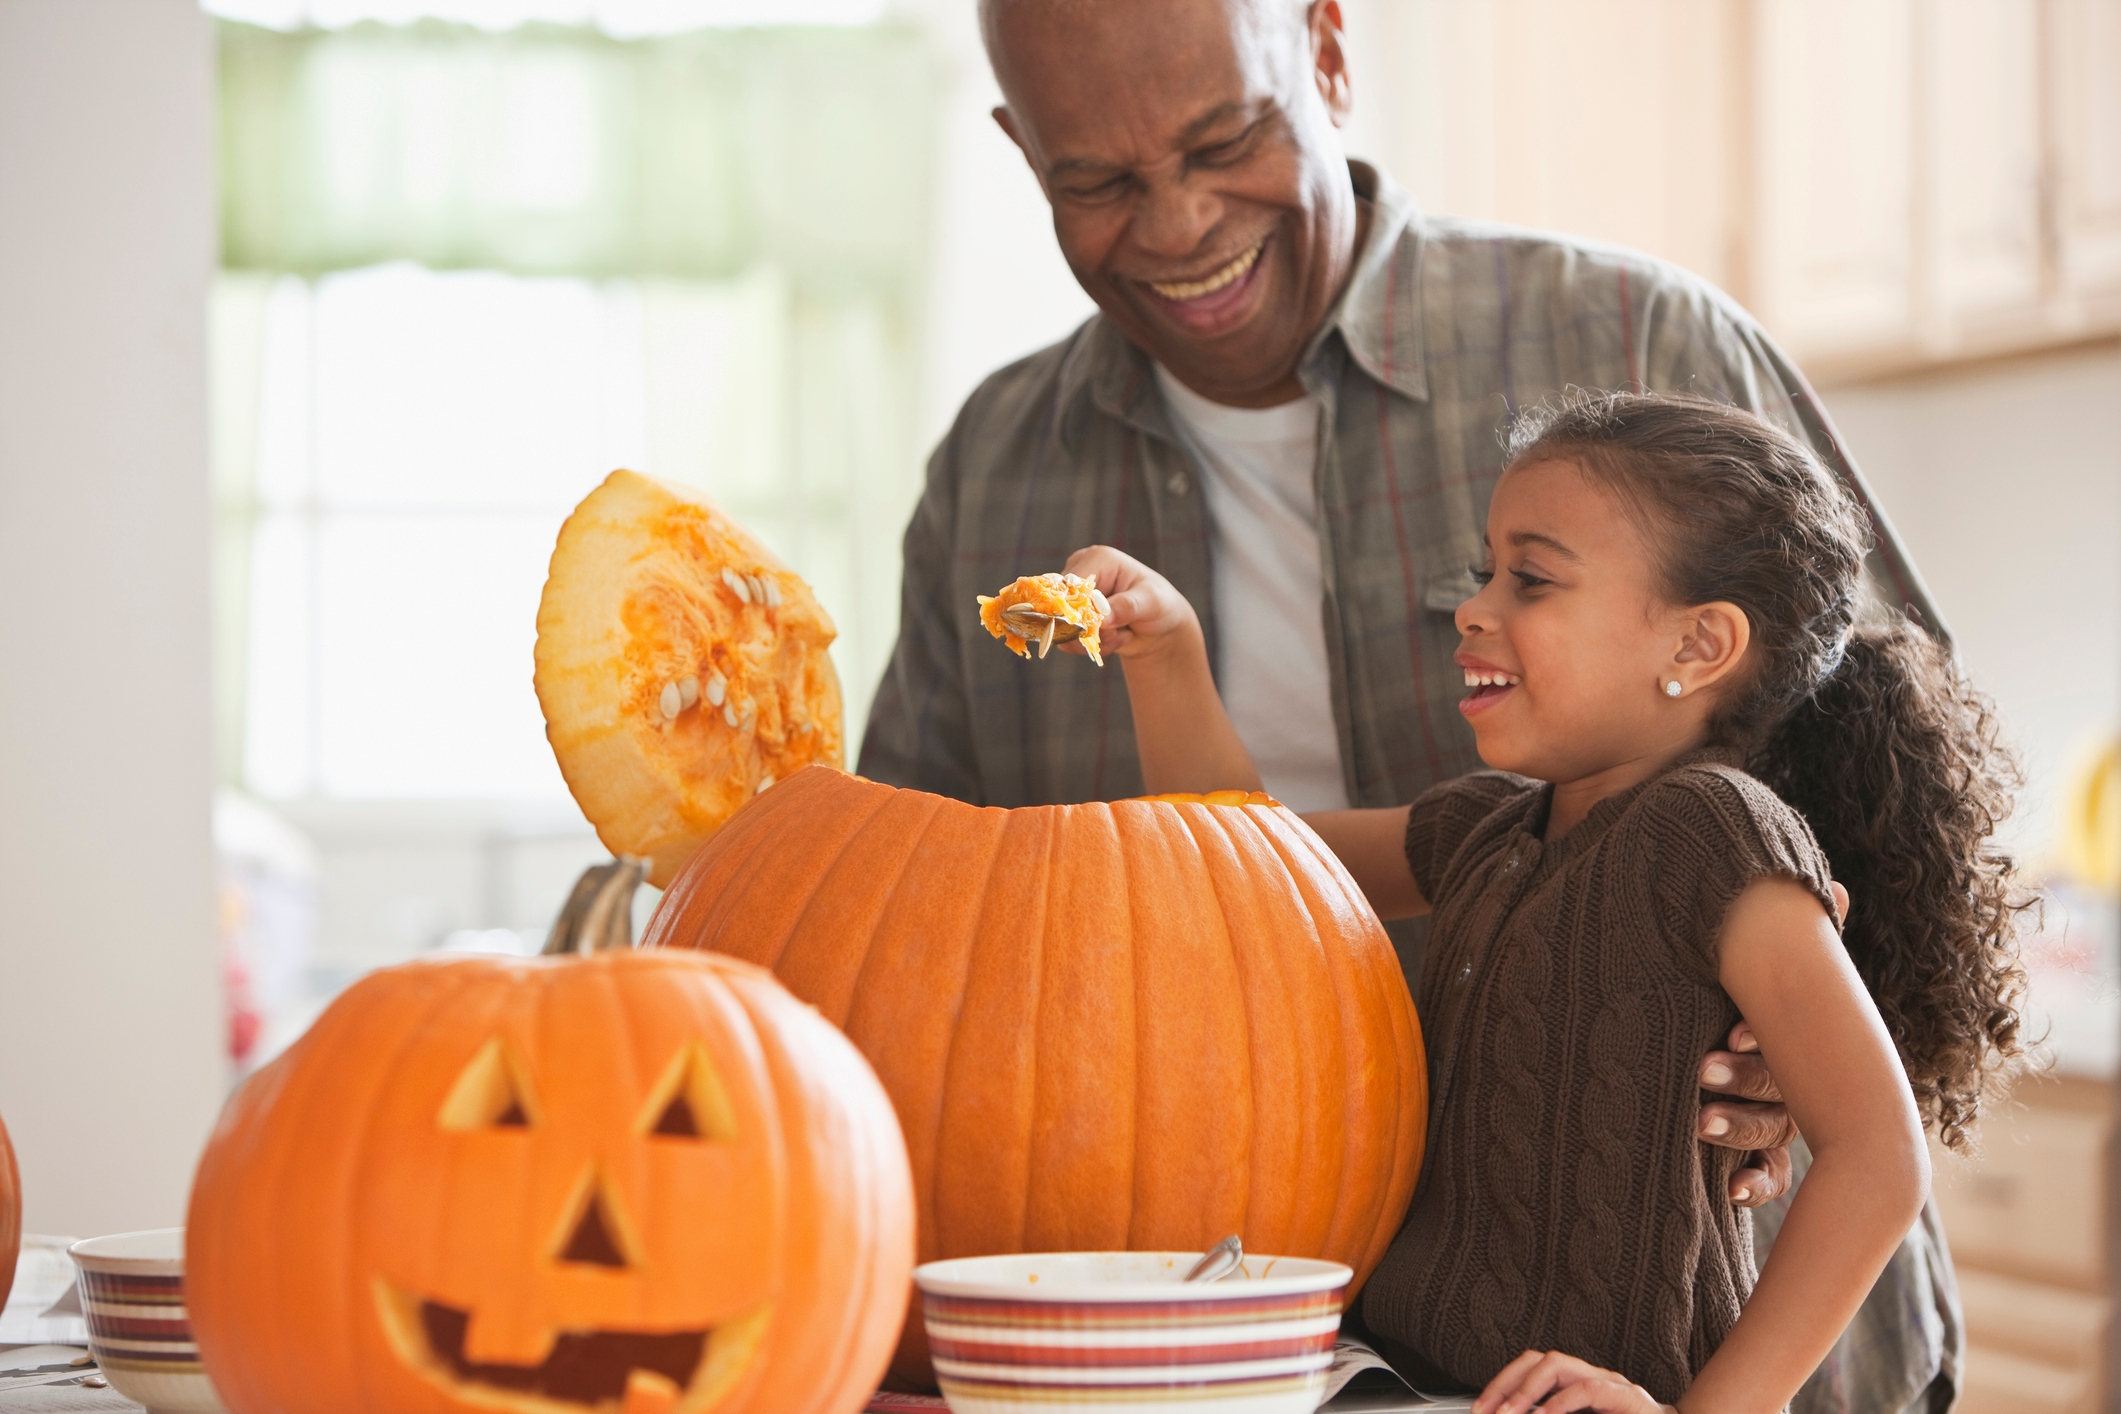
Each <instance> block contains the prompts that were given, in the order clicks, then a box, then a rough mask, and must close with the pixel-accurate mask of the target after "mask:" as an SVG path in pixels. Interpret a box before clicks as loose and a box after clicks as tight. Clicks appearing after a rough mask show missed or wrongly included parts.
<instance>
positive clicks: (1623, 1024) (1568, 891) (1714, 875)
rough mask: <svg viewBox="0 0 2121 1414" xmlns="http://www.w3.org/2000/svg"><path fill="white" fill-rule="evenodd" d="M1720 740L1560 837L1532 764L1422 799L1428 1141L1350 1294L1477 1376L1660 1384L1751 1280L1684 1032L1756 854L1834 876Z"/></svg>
mask: <svg viewBox="0 0 2121 1414" xmlns="http://www.w3.org/2000/svg"><path fill="white" fill-rule="evenodd" d="M1736 760H1737V758H1736V756H1735V755H1731V754H1727V753H1722V752H1713V751H1704V752H1696V753H1694V754H1692V755H1689V756H1685V757H1682V758H1680V760H1678V761H1676V762H1674V763H1673V764H1672V766H1671V767H1669V768H1668V769H1667V770H1666V771H1664V772H1663V773H1662V774H1661V775H1658V776H1656V777H1654V778H1652V779H1651V780H1649V781H1647V782H1645V783H1644V784H1642V785H1640V786H1637V787H1635V788H1634V789H1633V790H1630V791H1627V792H1625V793H1623V794H1621V795H1618V796H1614V797H1612V798H1611V799H1609V800H1605V801H1601V802H1600V803H1599V804H1598V805H1597V806H1596V807H1595V808H1594V809H1593V810H1592V811H1591V814H1590V816H1589V817H1588V818H1587V819H1585V820H1584V821H1583V822H1582V823H1581V824H1579V825H1578V826H1576V828H1575V829H1573V830H1571V831H1570V832H1569V833H1568V834H1566V835H1564V836H1562V837H1561V838H1560V839H1559V840H1556V841H1554V842H1553V843H1551V844H1543V843H1542V842H1541V840H1540V834H1541V832H1542V830H1543V829H1544V826H1545V821H1546V813H1547V803H1548V800H1549V798H1550V788H1548V787H1546V786H1543V785H1541V784H1539V783H1538V782H1536V781H1529V780H1525V779H1524V778H1522V777H1519V776H1510V775H1504V774H1502V773H1500V772H1483V773H1481V774H1478V775H1473V776H1466V777H1462V778H1460V779H1458V780H1455V781H1451V782H1448V783H1446V784H1444V785H1441V786H1438V787H1436V788H1435V789H1434V790H1431V791H1429V792H1428V793H1427V794H1425V795H1423V796H1422V797H1421V798H1420V799H1418V800H1416V801H1415V802H1414V808H1413V811H1412V813H1411V815H1410V817H1409V819H1408V822H1407V860H1408V862H1409V863H1410V864H1411V865H1412V866H1413V869H1414V878H1415V880H1416V881H1417V882H1418V883H1419V884H1420V885H1421V891H1422V894H1423V895H1424V896H1425V897H1426V898H1428V899H1429V900H1430V901H1431V902H1432V903H1433V904H1434V906H1435V916H1434V921H1433V923H1432V925H1431V929H1430V933H1429V950H1428V956H1427V958H1426V960H1425V961H1424V963H1423V966H1422V970H1421V978H1420V983H1419V993H1420V995H1419V1002H1420V1011H1421V1019H1422V1029H1423V1038H1424V1040H1425V1042H1426V1043H1427V1046H1428V1054H1429V1096H1430V1106H1431V1108H1430V1112H1429V1140H1428V1150H1427V1152H1428V1160H1427V1164H1426V1166H1425V1168H1424V1170H1423V1172H1422V1176H1421V1185H1420V1188H1419V1189H1418V1190H1417V1191H1416V1193H1415V1195H1414V1202H1413V1206H1412V1207H1411V1208H1409V1209H1408V1211H1407V1220H1406V1223H1405V1225H1404V1226H1403V1227H1402V1228H1401V1229H1400V1232H1399V1235H1398V1237H1397V1238H1395V1239H1394V1241H1393V1243H1392V1247H1391V1250H1390V1251H1389V1252H1387V1253H1386V1255H1385V1259H1384V1261H1383V1263H1382V1264H1381V1265H1380V1266H1379V1267H1378V1268H1377V1270H1376V1272H1375V1274H1374V1275H1372V1276H1371V1278H1370V1281H1369V1284H1368V1286H1367V1287H1366V1288H1365V1290H1364V1293H1363V1298H1362V1299H1363V1318H1364V1320H1365V1321H1366V1323H1367V1324H1368V1325H1369V1326H1370V1328H1371V1329H1372V1330H1374V1331H1376V1332H1378V1333H1379V1334H1381V1335H1385V1336H1388V1337H1390V1338H1392V1339H1393V1340H1396V1341H1400V1342H1402V1343H1404V1344H1406V1345H1408V1346H1410V1347H1412V1348H1413V1349H1414V1350H1415V1351H1416V1352H1418V1353H1420V1354H1421V1355H1422V1356H1423V1357H1424V1358H1426V1359H1427V1360H1428V1361H1429V1362H1430V1363H1431V1364H1433V1365H1435V1366H1436V1367H1437V1368H1439V1369H1441V1370H1443V1371H1445V1372H1447V1373H1449V1374H1450V1375H1452V1376H1453V1377H1454V1378H1457V1379H1459V1380H1463V1381H1464V1382H1465V1383H1466V1384H1468V1385H1470V1386H1472V1387H1474V1388H1476V1389H1477V1388H1479V1387H1480V1386H1482V1385H1484V1384H1486V1382H1487V1381H1488V1380H1489V1379H1490V1378H1491V1377H1492V1376H1493V1375H1494V1374H1495V1373H1496V1372H1497V1371H1498V1370H1500V1369H1501V1368H1502V1367H1503V1366H1504V1365H1505V1364H1507V1363H1508V1362H1509V1361H1511V1360H1513V1359H1515V1358H1516V1357H1517V1356H1518V1355H1519V1354H1521V1353H1523V1352H1524V1351H1525V1350H1528V1349H1539V1350H1561V1351H1566V1352H1568V1353H1570V1354H1573V1355H1577V1356H1580V1357H1582V1358H1583V1359H1586V1360H1590V1361H1593V1362H1594V1363H1596V1364H1599V1365H1602V1366H1605V1367H1606V1368H1608V1369H1613V1370H1617V1371H1619V1372H1621V1373H1622V1374H1625V1375H1626V1376H1628V1377H1629V1378H1630V1379H1632V1380H1635V1381H1636V1382H1637V1383H1639V1384H1641V1385H1642V1386H1643V1387H1644V1388H1645V1389H1647V1390H1649V1392H1650V1393H1651V1394H1653V1395H1655V1396H1656V1397H1657V1398H1658V1399H1660V1400H1662V1401H1664V1402H1666V1403H1671V1402H1674V1401H1676V1400H1677V1399H1678V1398H1679V1396H1680V1394H1681V1393H1682V1392H1683V1391H1684V1390H1685V1389H1686V1387H1687V1385H1688V1384H1689V1383H1690V1382H1691V1381H1692V1379H1693V1376H1694V1375H1695V1374H1696V1373H1697V1372H1699V1370H1700V1369H1701V1367H1702V1365H1703V1364H1705V1363H1706V1362H1707V1361H1708V1358H1709V1356H1710V1355H1712V1354H1713V1353H1715V1350H1716V1347H1717V1346H1718V1345H1719V1344H1720V1343H1721V1342H1722V1341H1723V1338H1724V1337H1725V1336H1726V1335H1728V1334H1729V1333H1730V1329H1731V1327H1732V1325H1733V1324H1734V1323H1736V1321H1737V1319H1738V1308H1739V1306H1740V1305H1741V1304H1742V1303H1743V1302H1744V1301H1745V1298H1746V1296H1747V1294H1748V1293H1749V1292H1750V1291H1751V1290H1752V1286H1753V1244H1752V1226H1751V1223H1750V1221H1749V1220H1748V1219H1747V1218H1746V1217H1745V1215H1743V1214H1742V1213H1740V1212H1739V1211H1737V1210H1736V1209H1734V1208H1733V1207H1732V1206H1731V1203H1730V1200H1729V1199H1728V1197H1726V1192H1727V1189H1728V1184H1729V1179H1730V1174H1731V1171H1732V1169H1733V1168H1735V1167H1736V1163H1737V1159H1738V1157H1739V1156H1738V1155H1736V1154H1734V1153H1732V1152H1730V1151H1728V1150H1723V1149H1716V1148H1712V1147H1710V1146H1708V1145H1705V1144H1702V1143H1700V1142H1699V1141H1698V1140H1696V1139H1695V1138H1694V1123H1695V1117H1696V1115H1697V1113H1698V1111H1699V1108H1700V1104H1701V1094H1700V1091H1699V1088H1698V1078H1697V1077H1698V1071H1699V1067H1700V1065H1701V1057H1702V1056H1703V1054H1704V1053H1706V1052H1707V1051H1710V1050H1712V1049H1715V1048H1716V1047H1718V1046H1720V1045H1722V1044H1723V1042H1724V1038H1725V1036H1726V1035H1727V1034H1728V1033H1729V1031H1730V1028H1731V1027H1732V1026H1733V1025H1735V1024H1736V1023H1737V1021H1738V1012H1737V1009H1736V1008H1735V1007H1734V1006H1733V1005H1732V1004H1731V999H1730V998H1729V997H1728V996H1726V995H1725V994H1724V992H1723V989H1722V988H1721V987H1720V986H1719V985H1718V984H1717V980H1716V937H1717V934H1718V932H1719V931H1720V929H1721V925H1722V920H1723V915H1724V913H1725V911H1726V910H1727V909H1728V908H1729V906H1730V904H1731V901H1732V900H1733V899H1735V898H1736V897H1737V895H1738V893H1739V891H1740V890H1741V889H1743V888H1744V887H1745V885H1746V884H1747V883H1748V882H1750V881H1751V880H1753V879H1756V878H1761V877H1786V878H1790V879H1794V880H1797V881H1798V882H1800V883H1802V884H1804V885H1805V886H1807V887H1808V888H1810V889H1811V890H1812V892H1813V893H1815V894H1817V895H1818V896H1819V898H1820V901H1821V903H1822V904H1823V905H1825V906H1826V907H1827V910H1828V914H1829V916H1831V915H1832V900H1831V896H1830V894H1829V891H1828V888H1827V883H1828V878H1829V875H1828V870H1827V864H1826V857H1825V855H1824V854H1822V853H1821V852H1820V849H1819V846H1818V844H1817V842H1815V841H1814V840H1813V838H1812V834H1811V831H1810V830H1809V829H1808V828H1807V827H1806V826H1805V823H1804V820H1803V818H1802V817H1801V816H1799V815H1798V814H1797V813H1796V812H1795V811H1794V810H1792V809H1790V807H1789V806H1787V805H1785V804H1783V803H1782V801H1780V800H1779V799H1777V798H1776V797H1775V795H1774V794H1773V793H1772V792H1771V791H1769V790H1768V788H1767V787H1766V786H1764V785H1762V784H1760V782H1758V781H1756V780H1754V779H1753V778H1752V777H1751V776H1748V775H1746V774H1745V773H1744V772H1743V771H1741V770H1739V769H1738V768H1737V766H1736V765H1735V762H1736Z"/></svg>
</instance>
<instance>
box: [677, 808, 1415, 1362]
mask: <svg viewBox="0 0 2121 1414" xmlns="http://www.w3.org/2000/svg"><path fill="white" fill-rule="evenodd" d="M1218 799H1220V798H1218ZM1240 799H1241V797H1240ZM1264 800H1265V798H1264V797H1255V798H1254V801H1255V803H1250V804H1217V803H1210V802H1203V801H1194V802H1191V803H1185V802H1179V801H1175V800H1136V801H1122V802H1119V803H1116V804H1109V805H1106V804H1095V805H1070V806H1053V807H1044V808H1035V809H1021V810H999V809H977V808H974V807H972V806H969V805H965V804H962V803H960V802H957V801H953V800H948V799H945V798H943V797H941V796H936V795H928V794H925V793H922V792H919V791H911V790H896V789H893V788H891V787H888V786H883V785H878V784H875V783H874V782H870V781H865V780H862V779H860V778H859V777H855V776H849V775H844V774H842V773H840V772H838V771H831V770H826V769H823V768H817V769H812V770H808V771H804V772H802V773H801V774H799V775H797V776H796V777H795V778H794V779H793V780H788V781H783V782H782V783H781V784H780V785H778V786H776V787H775V788H774V789H773V790H772V791H771V792H769V793H768V794H766V795H763V796H761V797H759V798H758V800H756V801H755V802H753V803H752V804H751V805H750V806H749V807H747V808H746V809H745V810H744V811H743V812H742V813H740V814H739V815H737V817H736V818H735V819H733V820H732V821H730V823H729V824H728V825H727V826H726V827H725V828H724V829H723V830H722V831H721V833H719V834H717V835H716V836H715V837H714V838H713V839H712V840H710V841H709V842H708V843H707V844H706V845H704V846H703V847H702V848H701V849H700V851H699V853H697V854H695V855H694V856H693V857H692V859H691V861H690V862H689V863H688V864H687V865H686V866H685V869H684V870H683V871H682V872H681V873H680V874H679V875H678V878H677V881H676V882H675V883H674V884H673V885H672V886H671V888H670V891H669V892H668V893H667V894H665V895H664V897H663V900H662V902H661V904H660V905H659V906H658V908H657V910H656V913H655V916H654V918H653V920H652V921H651V922H650V924H649V927H648V933H647V935H646V937H645V938H644V939H643V945H644V946H650V945H658V944H659V945H662V946H665V947H669V946H688V947H698V948H713V949H716V950H719V951H722V952H727V953H734V954H736V955H737V956H739V957H744V958H749V959H750V960H752V961H754V962H759V963H763V964H765V965H767V966H770V967H771V968H773V970H774V972H775V973H776V974H777V975H778V976H779V977H780V978H781V980H782V981H783V982H785V983H787V984H788V987H789V988H790V990H792V991H793V992H794V993H795V994H796V995H797V996H799V997H802V998H803V999H805V1000H806V1001H809V1002H811V1003H812V1004H814V1005H815V1006H816V1007H817V1008H818V1009H819V1010H820V1011H821V1012H823V1013H824V1015H825V1017H826V1018H827V1019H828V1020H830V1021H832V1022H834V1023H836V1024H837V1025H839V1026H840V1027H841V1028H843V1029H844V1030H845V1031H846V1032H847V1034H848V1036H849V1037H850V1038H851V1039H852V1040H853V1041H854V1043H855V1044H856V1045H858V1046H860V1047H861V1048H862V1052H863V1054H865V1055H867V1056H868V1057H869V1059H870V1061H871V1062H872V1063H873V1064H874V1065H875V1067H876V1071H877V1075H878V1077H879V1078H880V1079H882V1081H883V1082H884V1088H885V1089H886V1090H888V1091H889V1092H890V1093H891V1098H892V1101H893V1102H894V1103H895V1104H896V1105H897V1107H898V1113H899V1122H900V1124H901V1126H902V1127H903V1129H904V1131H905V1134H906V1141H907V1147H908V1149H909V1151H910V1153H911V1156H912V1160H913V1174H914V1185H915V1188H916V1191H917V1193H918V1197H919V1203H920V1222H919V1230H920V1255H921V1260H923V1261H928V1260H933V1259H936V1258H940V1257H956V1256H969V1255H978V1254H985V1253H998V1252H1022V1251H1043V1250H1058V1249H1111V1248H1136V1249H1159V1248H1165V1249H1191V1250H1197V1249H1199V1248H1202V1247H1204V1246H1206V1245H1208V1244H1210V1243H1212V1242H1214V1241H1216V1240H1217V1239H1219V1238H1221V1237H1223V1236H1225V1235H1226V1234H1228V1233H1231V1232H1238V1233H1241V1234H1242V1235H1243V1237H1244V1241H1245V1246H1246V1247H1247V1248H1248V1249H1249V1250H1252V1251H1256V1252H1268V1253H1276V1254H1284V1255H1289V1256H1306V1257H1330V1258H1333V1259H1335V1260H1338V1261H1343V1262H1346V1263H1347V1264H1348V1265H1349V1266H1351V1267H1353V1268H1354V1269H1355V1272H1356V1280H1357V1281H1358V1282H1360V1281H1361V1280H1362V1278H1363V1277H1365V1276H1367V1275H1368V1273H1369V1271H1370V1269H1371V1268H1372V1267H1373V1266H1374V1265H1376V1263H1377V1261H1378V1259H1379V1258H1380V1257H1381V1256H1383V1254H1384V1250H1385V1246H1386V1244H1387V1243H1388V1242H1389V1241H1390V1239H1391V1237H1392V1234H1393V1232H1394V1230H1395V1229H1396V1228H1397V1226H1398V1224H1399V1220H1400V1218H1401V1216H1402V1214H1403V1213H1404V1211H1405V1208H1406V1205H1407V1201H1408V1199H1409V1197H1411V1195H1412V1193H1413V1190H1414V1179H1415V1175H1416V1172H1417V1170H1418V1169H1419V1167H1420V1161H1421V1150H1422V1140H1423V1137H1424V1133H1423V1126H1424V1123H1425V1119H1426V1112H1427V1076H1426V1072H1425V1070H1424V1066H1423V1060H1422V1050H1421V1038H1420V1032H1419V1030H1418V1028H1417V1025H1416V1022H1415V1019H1414V1008H1413V1004H1412V1002H1411V1000H1410V999H1409V997H1408V995H1407V990H1406V985H1405V983H1404V981H1403V980H1402V979H1401V975H1400V971H1399V963H1398V960H1397V958H1396V956H1395V955H1394V953H1393V951H1392V946H1391V943H1390V941H1389V940H1388V939H1387V938H1386V937H1385V935H1384V930H1383V929H1382V928H1381V927H1380V926H1379V924H1378V922H1377V918H1376V915H1375V914H1374V913H1373V912H1372V911H1371V909H1370V907H1369V905H1368V903H1367V902H1366V901H1365V900H1364V898H1363V895H1362V893H1361V891H1360V890H1359V888H1358V887H1357V885H1356V884H1355V882H1354V880H1353V879H1351V878H1350V877H1349V876H1348V873H1347V871H1346V870H1345V869H1343V868H1342V867H1341V865H1340V863H1339V861H1338V860H1337V859H1335V858H1334V856H1333V854H1332V853H1331V851H1330V850H1328V849H1327V848H1326V846H1325V845H1324V844H1323V843H1322V842H1321V841H1320V840H1319V838H1318V837H1317V836H1316V835H1314V834H1313V833H1311V831H1310V829H1309V828H1307V827H1306V826H1305V825H1304V824H1303V823H1302V822H1301V821H1300V820H1298V819H1297V818H1296V816H1295V815H1293V814H1292V813H1290V812H1289V811H1287V810H1284V809H1282V808H1281V807H1279V806H1276V805H1273V804H1272V803H1271V802H1267V803H1257V802H1263V801H1264ZM924 1345H925V1342H924V1341H923V1339H922V1332H921V1329H920V1323H919V1322H918V1321H917V1320H916V1321H912V1322H909V1323H908V1326H907V1331H906V1339H905V1342H904V1344H903V1345H902V1347H901V1356H900V1359H899V1360H898V1361H897V1362H896V1363H895V1365H894V1368H895V1369H896V1370H897V1371H898V1373H899V1374H901V1375H902V1376H904V1377H906V1378H909V1379H916V1380H922V1379H926V1378H927V1368H928V1367H927V1359H926V1353H925V1349H924Z"/></svg>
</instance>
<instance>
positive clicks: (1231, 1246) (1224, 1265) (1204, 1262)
mask: <svg viewBox="0 0 2121 1414" xmlns="http://www.w3.org/2000/svg"><path fill="white" fill-rule="evenodd" d="M1244 1260H1245V1244H1244V1242H1243V1240H1242V1239H1240V1238H1239V1237H1238V1235H1237V1234H1236V1233H1234V1232H1233V1233H1231V1234H1230V1235H1229V1236H1228V1237H1226V1238H1224V1239H1223V1240H1222V1241H1220V1242H1218V1243H1216V1244H1215V1245H1214V1246H1213V1247H1210V1248H1209V1249H1208V1250H1207V1251H1205V1252H1203V1253H1201V1254H1200V1260H1199V1261H1198V1262H1195V1263H1194V1264H1193V1270H1192V1271H1190V1272H1187V1273H1186V1276H1185V1280H1187V1281H1221V1280H1222V1279H1223V1278H1224V1277H1226V1276H1228V1275H1230V1273H1232V1272H1234V1271H1236V1270H1237V1269H1238V1268H1239V1267H1241V1266H1243V1265H1244Z"/></svg>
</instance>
